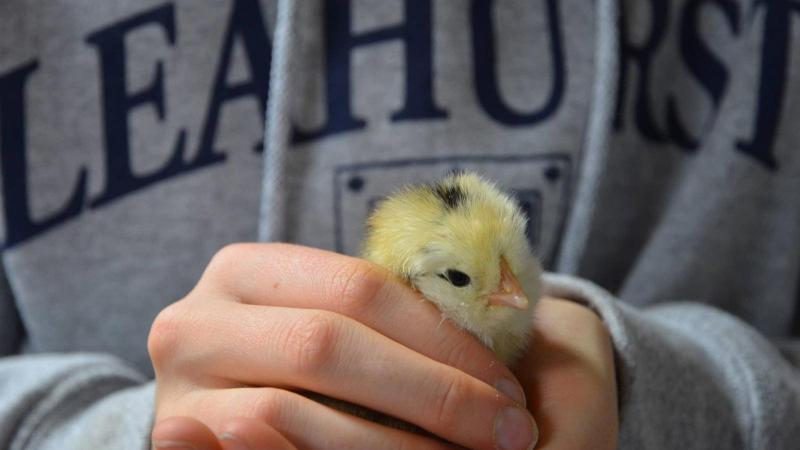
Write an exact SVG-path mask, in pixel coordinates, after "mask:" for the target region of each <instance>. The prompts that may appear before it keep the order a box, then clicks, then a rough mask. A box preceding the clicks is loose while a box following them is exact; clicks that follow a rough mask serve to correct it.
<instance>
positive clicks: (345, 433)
mask: <svg viewBox="0 0 800 450" xmlns="http://www.w3.org/2000/svg"><path fill="white" fill-rule="evenodd" d="M187 408H190V409H191V410H193V411H205V412H206V416H207V421H208V423H209V424H211V427H212V428H213V429H214V430H216V431H217V432H218V433H220V434H224V432H225V430H226V429H227V428H225V427H228V426H230V419H228V418H229V417H235V416H239V417H245V418H247V419H249V420H250V422H247V423H239V424H236V425H237V426H242V425H245V427H246V428H240V429H238V430H236V431H235V432H236V433H237V436H239V434H238V433H240V432H242V431H245V430H251V429H252V428H250V426H251V425H252V423H253V422H252V421H253V420H256V421H258V422H261V423H263V424H266V425H268V426H269V427H270V428H272V429H273V430H274V431H276V432H277V433H279V434H280V435H282V436H284V437H285V439H286V440H287V441H289V442H291V443H292V445H294V446H295V447H297V448H302V449H311V450H317V449H319V450H329V449H338V448H351V449H370V450H371V449H376V448H380V449H388V450H393V449H398V450H400V449H403V450H407V449H420V450H444V449H449V448H452V447H451V446H450V445H449V444H446V443H444V442H440V441H437V440H434V439H432V438H428V437H424V436H420V435H418V434H414V433H410V432H406V431H401V430H397V429H394V428H389V427H386V426H383V425H379V424H376V423H373V422H370V421H368V420H364V419H361V418H358V417H354V416H351V415H349V414H346V413H343V412H340V411H337V410H335V409H332V408H329V407H327V406H323V405H320V404H318V403H316V402H314V401H312V400H310V399H308V398H306V397H303V396H302V395H300V394H296V393H294V392H289V391H285V390H281V389H274V388H235V389H223V390H214V391H208V392H206V393H204V394H203V395H198V396H197V400H196V401H194V402H193V401H191V399H190V400H189V401H188V402H187ZM223 442H224V441H223ZM251 448H253V449H256V448H272V447H256V446H253V447H251ZM278 448H283V447H278ZM288 448H292V447H288Z"/></svg>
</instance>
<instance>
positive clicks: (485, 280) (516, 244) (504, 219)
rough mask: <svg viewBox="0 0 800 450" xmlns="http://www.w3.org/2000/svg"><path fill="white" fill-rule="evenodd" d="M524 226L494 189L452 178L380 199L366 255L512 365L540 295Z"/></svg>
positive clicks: (471, 178)
mask: <svg viewBox="0 0 800 450" xmlns="http://www.w3.org/2000/svg"><path fill="white" fill-rule="evenodd" d="M525 224H526V220H525V218H524V216H523V214H522V213H521V211H520V210H519V207H518V206H517V205H516V203H515V202H514V201H513V200H512V199H511V198H510V197H508V196H507V195H506V194H504V193H502V192H501V191H500V190H499V189H497V187H495V186H494V185H493V184H491V183H489V182H488V181H485V180H483V179H482V178H480V177H478V176H477V175H474V174H458V175H452V176H450V177H447V178H445V179H444V180H442V181H440V182H439V183H437V184H434V185H425V186H417V187H410V188H405V189H404V190H402V191H400V192H398V193H397V194H395V195H393V196H391V197H389V198H388V199H387V200H385V201H384V202H382V203H381V204H380V205H379V206H378V208H377V209H376V210H375V212H374V213H373V214H372V216H371V217H370V219H369V233H368V237H367V240H366V242H365V249H364V253H365V257H366V258H367V259H370V260H372V261H373V262H376V263H378V264H380V265H383V266H385V267H387V268H389V269H390V270H392V271H393V272H395V273H396V274H397V275H399V276H401V277H403V278H405V279H406V280H408V282H409V283H410V284H411V285H412V286H413V287H414V288H416V289H417V290H419V291H420V292H421V293H422V294H423V295H424V296H425V298H427V299H428V300H430V301H431V302H433V303H434V304H435V305H436V306H437V307H438V308H439V309H440V310H441V311H442V313H443V314H444V316H445V317H447V318H449V319H451V320H453V321H454V322H455V323H456V324H458V325H459V326H461V327H462V328H465V329H466V330H468V331H470V332H471V333H473V334H474V335H475V336H477V337H478V338H479V339H480V340H481V341H482V342H483V343H484V344H485V345H487V346H488V347H489V348H491V349H492V350H494V352H495V353H496V354H497V356H498V357H499V358H500V359H501V360H502V361H503V362H504V363H506V364H511V363H513V361H514V360H515V359H516V357H517V356H518V355H519V353H520V351H521V350H522V349H523V348H524V346H525V344H526V342H527V337H528V334H529V333H530V330H531V326H532V323H533V322H532V315H531V309H532V307H533V305H534V303H535V302H536V300H538V298H539V294H540V274H541V269H540V266H539V263H538V261H537V260H536V258H535V257H534V256H533V253H532V251H531V249H530V246H529V244H528V240H527V239H526V236H525Z"/></svg>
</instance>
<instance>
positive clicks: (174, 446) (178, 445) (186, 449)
mask: <svg viewBox="0 0 800 450" xmlns="http://www.w3.org/2000/svg"><path fill="white" fill-rule="evenodd" d="M153 448H155V449H156V450H196V449H197V447H195V446H194V444H192V443H191V442H186V441H153Z"/></svg>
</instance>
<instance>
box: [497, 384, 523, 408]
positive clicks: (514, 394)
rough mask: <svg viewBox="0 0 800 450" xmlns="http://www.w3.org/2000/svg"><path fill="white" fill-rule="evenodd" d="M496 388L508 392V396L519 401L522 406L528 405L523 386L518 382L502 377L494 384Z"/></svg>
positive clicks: (504, 392)
mask: <svg viewBox="0 0 800 450" xmlns="http://www.w3.org/2000/svg"><path fill="white" fill-rule="evenodd" d="M494 388H495V389H497V390H498V391H500V392H502V393H503V394H506V396H508V398H510V399H511V400H514V401H515V402H517V404H519V405H521V406H527V401H526V400H525V392H524V391H523V390H522V388H521V387H519V385H518V384H517V383H514V382H513V381H511V380H509V379H507V378H501V379H499V380H497V382H496V383H495V384H494Z"/></svg>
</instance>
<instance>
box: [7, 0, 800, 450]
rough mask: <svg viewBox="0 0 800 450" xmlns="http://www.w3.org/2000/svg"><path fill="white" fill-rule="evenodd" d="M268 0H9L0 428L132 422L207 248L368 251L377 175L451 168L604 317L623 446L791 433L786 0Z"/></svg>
mask: <svg viewBox="0 0 800 450" xmlns="http://www.w3.org/2000/svg"><path fill="white" fill-rule="evenodd" d="M275 3H276V2H271V1H267V0H262V1H259V2H256V1H245V0H240V1H237V2H229V3H221V2H220V3H213V4H205V3H204V4H203V5H198V4H197V3H196V2H188V1H186V2H182V1H178V2H174V3H159V2H156V1H140V2H128V1H123V0H115V1H107V2H101V3H98V2H92V1H89V0H82V1H76V2H70V3H69V4H67V3H65V2H26V1H22V0H10V1H5V2H1V3H0V108H5V110H2V111H0V146H2V147H0V151H2V152H3V153H2V155H3V159H2V161H1V164H0V165H2V167H0V169H2V174H1V175H2V177H3V178H2V181H3V182H4V183H2V193H1V194H2V196H0V201H2V205H3V209H2V210H1V211H0V219H2V220H0V227H2V229H0V234H1V235H2V237H3V239H4V243H5V246H4V247H3V253H2V264H3V271H4V274H5V280H7V281H8V283H7V288H5V285H3V284H0V337H2V338H3V342H2V343H0V349H2V352H3V353H4V354H7V355H8V354H14V356H5V357H3V358H2V359H0V447H3V448H12V449H17V448H20V449H21V448H26V449H27V448H31V449H33V448H35V449H40V448H42V449H49V448H120V449H123V448H132V449H140V448H143V446H145V445H146V443H147V431H148V427H149V422H150V420H151V417H152V408H153V405H152V395H153V383H152V381H147V380H148V378H149V376H150V375H151V374H152V368H151V367H150V363H149V358H148V356H147V353H146V346H145V342H146V337H147V332H148V329H149V325H150V323H151V321H152V319H153V317H154V316H155V314H156V313H157V312H158V311H159V310H160V309H162V308H163V307H164V306H165V305H167V304H169V303H170V302H172V301H174V300H176V299H178V298H180V297H182V296H183V295H185V294H186V293H187V292H188V291H189V290H190V289H191V288H192V286H193V285H194V283H195V282H196V281H197V279H198V278H199V276H200V274H201V273H202V270H203V269H204V267H205V265H206V264H207V262H208V261H209V259H210V258H211V256H212V255H213V254H214V252H215V251H216V250H217V249H219V248H220V247H222V246H223V245H225V244H227V243H230V242H236V241H252V240H256V239H257V238H260V239H263V240H276V239H277V240H289V241H293V242H297V243H301V244H305V245H311V246H316V247H320V248H326V249H331V250H336V251H340V252H343V253H349V254H357V253H358V252H359V242H360V240H361V236H362V232H363V229H362V226H363V222H364V219H365V217H366V215H367V214H368V212H369V209H370V207H371V206H372V205H373V204H374V202H375V201H376V200H378V199H379V198H380V197H381V196H383V195H385V194H387V193H389V192H391V191H392V190H394V189H396V188H397V187H399V186H400V185H402V184H404V183H409V182H415V181H428V180H430V179H433V178H436V177H439V176H441V175H442V174H443V173H446V172H447V171H449V170H453V169H471V170H476V171H478V172H481V173H482V174H484V175H486V176H487V177H490V178H494V179H496V180H498V182H499V184H500V185H501V186H503V187H506V188H508V189H511V190H512V191H513V192H514V193H515V195H517V196H518V198H519V199H520V202H521V203H522V205H523V207H524V208H525V209H526V211H528V212H529V213H530V216H531V227H530V238H531V241H532V244H533V245H534V247H535V248H536V249H537V252H538V253H539V255H540V257H541V258H542V260H543V261H544V263H545V264H546V266H547V267H548V268H551V269H553V268H557V269H558V270H559V271H560V272H565V273H569V274H571V276H568V275H552V274H551V275H548V276H547V286H548V289H549V292H550V293H551V294H553V295H560V296H566V297H569V298H571V299H573V300H575V301H579V302H582V303H585V304H587V305H589V306H590V307H592V308H594V309H595V311H597V312H598V314H600V315H601V316H602V318H603V320H604V321H605V323H606V324H607V325H608V326H609V329H610V331H611V333H612V337H613V340H614V347H615V351H616V357H617V367H618V372H619V382H620V399H621V418H622V423H621V425H622V427H621V430H620V431H621V444H622V445H621V447H622V448H632V449H650V448H653V449H656V448H681V449H684V448H686V449H691V448H697V449H703V448H751V449H780V448H787V449H789V448H794V446H796V442H797V441H798V438H800V436H798V433H799V432H798V425H797V421H796V419H795V418H796V417H797V414H798V412H800V411H798V405H799V404H800V388H798V379H800V375H798V371H797V369H795V368H793V367H792V366H790V365H789V364H788V363H787V360H786V359H784V358H783V357H782V356H781V353H780V352H779V351H778V350H777V349H778V348H780V349H781V351H783V352H784V354H785V355H796V354H797V353H796V348H797V342H798V340H797V332H798V331H799V330H798V328H797V323H798V320H799V319H798V318H797V317H798V315H797V306H798V303H797V302H798V298H800V297H799V295H798V292H800V290H799V289H798V283H799V282H800V280H798V275H800V203H798V202H797V193H798V192H800V152H797V151H796V148H797V145H798V143H800V130H798V129H796V127H793V126H792V120H791V118H793V117H797V116H798V115H800V92H795V91H796V89H795V88H794V87H793V86H792V83H791V82H790V81H791V78H788V79H786V80H784V81H786V83H785V87H786V88H785V89H784V90H783V91H778V90H779V89H783V87H784V85H782V84H781V78H780V77H781V74H794V73H795V71H796V69H795V66H796V64H797V63H796V61H800V46H798V45H791V44H797V42H795V40H794V39H791V38H790V39H789V43H790V45H788V46H786V47H785V50H786V54H785V55H784V56H786V58H785V60H783V62H782V60H781V59H780V56H781V52H780V51H778V52H775V51H772V52H765V51H764V50H763V48H767V47H768V48H772V49H775V48H778V49H779V50H780V49H782V47H780V45H777V44H776V42H778V43H779V41H780V37H781V33H782V32H784V31H787V28H786V26H787V25H786V23H784V22H781V21H780V20H778V19H780V18H781V17H783V16H786V17H789V18H790V19H791V13H790V12H785V14H783V15H782V14H781V12H780V11H779V10H777V9H776V8H778V7H779V6H780V5H782V3H781V2H765V3H763V4H759V5H758V6H754V7H753V8H755V9H754V10H753V11H754V13H753V14H749V13H748V14H745V11H746V10H749V9H750V6H747V7H745V6H744V5H743V4H740V3H738V2H697V1H693V0H687V1H675V2H669V3H667V2H662V1H651V2H623V3H622V5H619V4H618V3H617V2H614V1H610V0H600V1H597V2H594V3H590V4H592V5H595V6H596V10H593V9H592V8H589V7H587V2H585V1H583V0H562V1H554V0H552V1H551V0H546V1H541V2H521V1H520V2H514V1H508V2H477V1H476V2H472V3H470V4H469V7H468V8H465V7H464V6H465V5H464V4H461V3H459V2H449V1H436V2H432V3H431V9H430V11H429V12H427V11H426V6H427V5H428V2H425V1H416V0H415V1H413V2H408V4H409V5H412V4H413V7H411V8H409V9H408V10H405V9H404V6H405V2H399V1H398V2H366V1H357V0H354V1H353V2H341V3H336V4H334V2H324V1H322V0H316V1H303V2H295V1H285V2H283V1H282V2H279V3H280V4H278V5H277V7H276V4H275ZM326 5H327V7H326ZM331 5H333V6H331ZM665 5H666V6H665ZM348 6H350V7H349V8H348ZM701 6H702V7H701ZM620 8H621V9H620ZM659 8H661V9H659ZM347 12H350V13H351V16H349V17H348V16H347ZM275 18H277V24H276V22H275V20H276V19H275ZM767 19H769V20H767ZM618 21H619V23H618ZM412 22H413V23H412ZM406 23H408V24H409V26H408V27H405V28H404V27H403V25H405V24H406ZM787 23H788V22H787ZM428 24H429V25H430V29H428V28H426V27H427V25H428ZM343 25H344V26H343ZM767 25H770V26H769V27H768V26H767ZM329 26H330V27H329ZM661 26H663V28H659V27H661ZM782 27H783V28H782ZM699 28H702V30H700V29H699ZM273 29H275V30H276V32H275V33H276V35H275V37H274V44H273V42H272V41H273V39H272V34H271V32H270V30H273ZM343 30H344V31H343ZM788 30H789V31H790V29H788ZM428 31H429V33H428ZM326 32H327V35H326ZM480 33H484V34H482V35H481V34H480ZM474 36H477V38H475V39H473V37H474ZM787 36H791V35H790V34H789V35H787ZM329 37H332V38H333V40H329V39H328V38H329ZM776 39H777V40H776ZM762 43H763V44H764V47H762ZM767 44H770V45H769V46H767ZM647 45H651V47H652V48H645V47H647ZM351 47H352V48H351ZM637 49H638V50H637ZM326 55H333V56H331V57H330V58H327V59H326ZM120 56H121V64H122V67H121V72H120V71H119V70H117V69H119V66H118V65H116V63H118V62H119V60H118V58H119V57H120ZM269 57H271V58H272V60H271V61H272V62H271V64H270V62H269ZM636 58H640V60H641V61H644V60H648V61H650V66H648V67H647V68H646V69H645V68H644V66H643V63H641V62H639V61H640V60H637V59H636ZM648 58H649V59H648ZM33 63H35V64H33ZM701 63H702V64H701ZM784 63H785V64H787V65H786V67H783V66H781V64H784ZM31 64H33V65H31ZM159 64H160V65H161V67H162V68H161V69H159V68H158V67H159ZM781 69H785V70H781ZM159 73H160V74H161V75H159ZM20 84H21V85H22V86H23V87H24V89H22V92H23V94H24V95H23V97H24V98H23V99H22V100H20V101H22V102H23V103H24V105H23V106H24V108H22V109H19V110H18V109H16V108H17V103H14V102H16V101H17V100H15V99H19V98H20V97H14V96H13V95H12V94H14V93H15V92H16V91H14V89H15V86H17V87H18V86H20ZM267 85H269V87H270V89H271V93H270V97H269V101H266V100H267V98H266V89H265V87H266V86H267ZM407 85H408V89H409V90H408V91H407V90H406V88H407ZM120 86H121V87H122V88H124V89H121V88H120ZM159 91H160V92H161V94H159ZM120 92H121V93H122V94H120ZM114 93H116V95H122V97H125V98H126V99H127V100H128V101H129V102H128V103H125V102H124V101H122V102H110V104H107V103H106V102H105V101H106V100H108V99H110V98H112V97H113V95H114ZM137 93H141V95H140V96H139V97H136V95H137ZM776 94H780V95H776ZM132 98H138V99H139V101H141V102H142V103H136V102H135V101H134V100H132ZM778 99H779V100H778ZM776 102H777V103H776ZM265 104H266V106H265ZM120 105H122V106H120ZM120 107H123V108H128V109H122V110H119V109H114V108H120ZM768 107H773V108H777V112H778V115H777V116H774V117H773V116H770V115H769V110H768V109H765V108H768ZM3 112H6V113H7V114H5V115H3V114H2V113H3ZM264 117H267V121H266V128H264V126H263V124H264V122H263V119H264ZM15 119H16V121H15ZM120 119H121V120H120ZM767 119H769V120H767ZM20 120H21V121H23V122H24V125H25V126H24V133H21V132H20V131H19V130H20V129H21V128H20V127H19V126H18V125H19V124H20V123H21V122H20ZM772 125H775V126H776V127H777V128H775V129H772V128H770V127H771V126H772ZM123 132H126V133H123ZM772 132H774V133H773V134H770V133H772ZM120 133H122V135H120ZM120 136H122V138H121V137H120ZM262 137H263V142H262ZM754 137H757V138H758V139H755V138H754ZM20 142H22V143H23V144H22V147H21V148H20V145H21V144H19V143H20ZM182 142H183V144H182ZM11 144H13V145H15V147H14V148H11V147H9V146H10V145H11ZM751 144H752V145H751ZM756 144H757V146H756ZM181 145H183V146H184V151H183V153H182V154H180V153H178V150H176V149H180V148H181ZM262 148H264V149H265V153H264V154H263V155H262V154H261V153H259V151H260V150H261V149H262ZM126 149H127V150H128V153H129V154H128V155H126V154H124V151H125V150H126ZM743 149H744V150H743ZM20 154H23V155H24V156H25V158H26V160H25V161H24V162H25V164H24V165H22V166H24V167H23V169H20V167H21V165H20V164H19V155H20ZM9 155H12V156H9ZM175 155H177V157H176V156H175ZM125 157H127V158H125ZM15 158H16V159H15ZM176 161H177V162H176ZM181 162H183V164H184V165H182V166H181V164H180V163H181ZM15 164H16V165H15ZM169 164H173V166H174V167H177V169H175V168H174V167H173V166H170V165H169ZM127 165H129V166H130V167H131V170H130V172H131V173H132V174H133V175H132V177H133V178H134V179H136V180H138V181H131V180H130V179H128V180H127V181H125V180H126V179H125V177H124V176H120V173H122V175H125V173H124V172H125V170H123V169H124V168H125V167H127ZM120 167H122V169H120ZM165 167H173V170H172V171H171V172H170V171H166V172H164V168H165ZM14 170H19V171H18V172H15V171H14ZM21 174H24V175H25V176H24V177H22V176H21ZM82 174H83V175H82ZM128 175H130V174H128ZM156 175H157V176H156ZM147 176H156V178H153V179H148V178H146V177H147ZM158 176H160V177H161V178H158ZM83 177H85V178H83ZM129 178H130V176H129ZM15 180H16V181H19V180H24V182H25V183H24V189H23V192H22V193H23V194H24V195H20V189H22V188H20V187H19V186H20V183H17V184H14V182H15ZM81 180H84V181H81ZM120 180H122V181H120ZM115 183H116V184H115ZM137 183H139V184H137ZM9 186H11V187H9ZM114 186H116V188H115V189H117V190H118V192H116V193H115V191H114V189H112V187H114ZM262 191H263V192H262ZM119 192H122V193H121V194H120V193H119ZM73 198H74V199H77V200H76V201H74V202H71V201H70V199H73ZM20 199H23V200H24V201H25V202H27V204H26V205H23V203H21V202H22V200H20ZM70 205H73V206H74V208H73V209H70V208H69V206H70ZM23 206H27V208H28V211H27V212H26V211H25V208H24V207H23ZM26 213H29V214H26ZM23 216H25V217H27V218H28V219H30V221H32V222H34V223H35V224H38V225H37V226H36V227H34V226H31V224H25V223H21V222H20V221H19V218H20V217H23ZM15 220H16V221H15ZM25 233H29V234H27V235H26V234H25ZM22 235H24V236H25V239H24V240H20V241H13V239H17V238H19V236H22ZM589 280H590V281H589ZM600 286H602V287H600ZM611 293H613V294H611ZM764 336H767V337H768V338H769V339H770V341H772V342H777V343H779V344H778V345H777V346H776V345H773V344H770V341H767V340H766V339H765V338H764ZM790 359H791V358H790ZM795 360H796V359H795Z"/></svg>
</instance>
